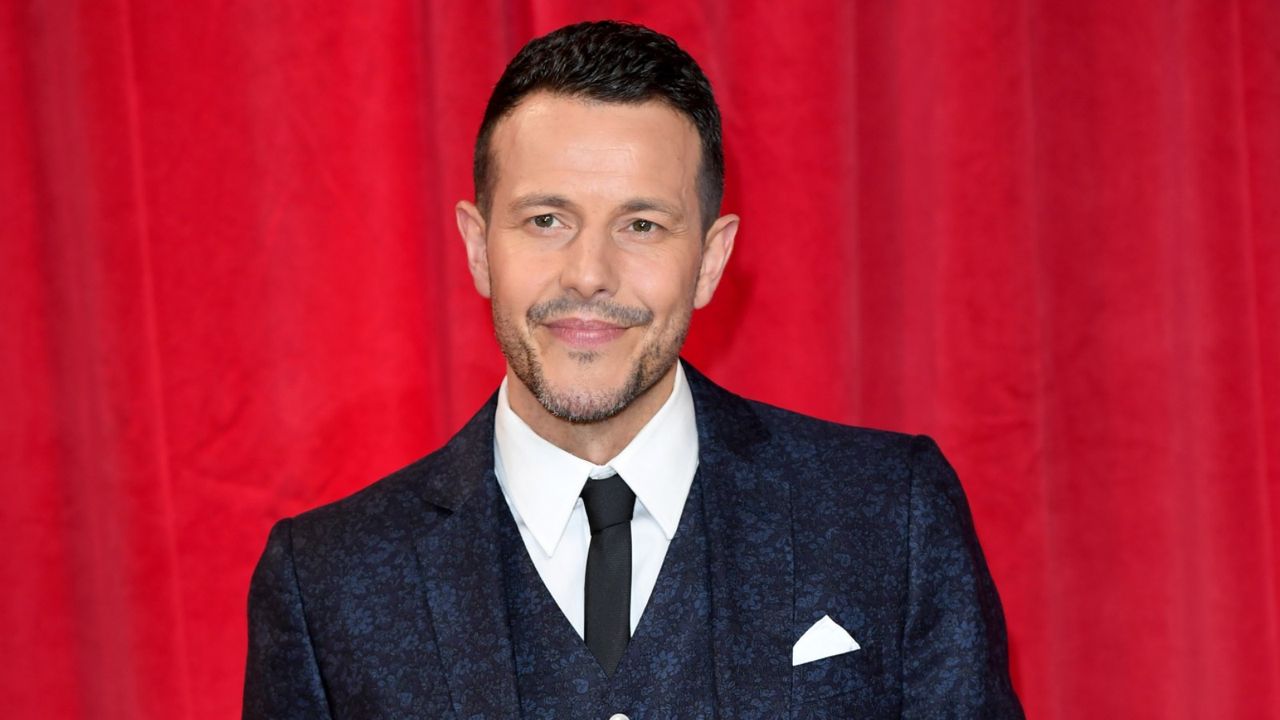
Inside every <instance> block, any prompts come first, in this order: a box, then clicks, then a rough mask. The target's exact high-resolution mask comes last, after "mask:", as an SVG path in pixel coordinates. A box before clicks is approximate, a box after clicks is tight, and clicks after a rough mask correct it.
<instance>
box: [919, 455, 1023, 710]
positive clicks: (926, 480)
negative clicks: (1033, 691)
mask: <svg viewBox="0 0 1280 720" xmlns="http://www.w3.org/2000/svg"><path fill="white" fill-rule="evenodd" d="M911 469H912V477H911V501H910V519H909V529H908V548H909V553H910V562H909V567H908V575H909V577H908V585H909V589H908V599H907V614H906V624H905V628H904V631H903V656H902V657H903V668H902V677H903V683H904V688H903V712H902V717H903V718H929V719H930V720H934V719H936V718H966V719H967V718H998V719H1000V720H1003V719H1005V718H1023V717H1024V715H1023V712H1022V707H1021V705H1020V704H1019V703H1018V698H1017V695H1015V694H1014V692H1013V687H1012V683H1011V682H1010V679H1009V650H1008V639H1007V637H1006V635H1005V624H1004V614H1003V612H1002V611H1001V609H1000V598H999V596H998V595H997V594H996V587H995V583H993V582H992V580H991V574H990V572H989V571H988V570H987V563H986V560H985V559H983V556H982V548H981V547H979V545H978V538H977V535H976V534H975V532H974V528H973V519H972V517H971V516H970V514H969V506H968V503H967V502H966V501H965V497H964V491H963V490H962V489H961V487H960V482H959V480H958V479H957V478H956V474H955V471H953V470H952V469H951V466H950V465H949V464H948V463H947V461H946V459H945V458H943V456H942V452H941V451H940V450H939V449H938V446H937V445H936V444H935V443H934V442H933V440H931V439H929V438H928V437H924V436H920V437H917V438H915V440H914V442H913V443H912V459H911Z"/></svg>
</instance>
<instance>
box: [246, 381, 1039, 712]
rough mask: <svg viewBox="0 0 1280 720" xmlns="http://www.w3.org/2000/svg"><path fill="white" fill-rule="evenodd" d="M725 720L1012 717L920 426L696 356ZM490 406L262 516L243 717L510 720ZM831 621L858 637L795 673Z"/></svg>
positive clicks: (988, 613) (1000, 654) (998, 626)
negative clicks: (274, 518)
mask: <svg viewBox="0 0 1280 720" xmlns="http://www.w3.org/2000/svg"><path fill="white" fill-rule="evenodd" d="M686 371H687V376H688V379H689V384H690V386H691V389H692V391H693V398H694V406H695V410H696V414H697V425H698V439H699V456H700V457H699V466H698V471H697V472H698V481H699V482H700V483H702V488H703V493H704V496H705V497H704V507H705V508H707V510H706V511H705V512H706V514H707V517H706V519H705V526H706V532H707V547H708V553H709V558H708V560H709V568H710V576H711V594H712V598H713V601H712V614H711V617H712V633H713V643H712V651H713V654H714V667H715V678H714V686H715V688H716V697H715V702H716V707H717V708H718V712H719V714H720V715H721V716H723V717H728V718H786V717H869V718H870V717H874V718H879V717H904V718H1018V717H1022V711H1021V709H1020V707H1019V705H1018V700H1017V698H1016V696H1015V695H1014V693H1013V690H1012V688H1011V686H1010V681H1009V673H1008V655H1007V643H1006V637H1005V627H1004V619H1003V617H1002V614H1001V609H1000V602H999V599H998V597H997V595H996V589H995V586H994V585H993V584H992V581H991V577H990V574H989V573H988V571H987V567H986V563H985V561H984V560H983V556H982V551H981V549H980V548H979V546H978V541H977V538H976V536H975V534H974V529H973V524H972V520H971V518H970V514H969V509H968V506H967V504H966V502H965V498H964V494H963V492H962V490H961V488H960V485H959V483H958V482H957V480H956V477H955V474H954V473H953V472H952V470H951V468H950V466H948V464H947V462H946V460H944V459H943V457H942V454H941V453H940V452H939V451H938V448H937V446H936V445H935V444H934V443H933V441H932V440H930V439H928V438H927V437H923V436H919V437H911V436H907V435H900V434H896V433H890V432H881V431H875V430H866V429H860V428H852V427H846V426H842V425H837V424H834V423H829V422H824V421H820V420H817V419H814V418H809V417H805V416H802V415H798V414H795V413H792V412H788V411H785V410H781V409H778V408H775V407H771V406H768V405H764V404H761V403H756V402H752V401H748V400H745V399H743V398H741V397H738V396H737V395H734V394H731V393H729V392H727V391H725V390H723V389H721V388H720V387H718V386H716V385H715V384H713V383H712V382H710V381H709V380H707V379H706V378H705V377H704V376H702V375H701V374H700V373H698V372H697V371H695V370H694V369H693V368H691V367H689V366H688V365H686ZM494 405H495V400H494V399H490V401H489V402H488V404H486V405H485V406H484V407H483V408H482V409H481V410H480V412H478V413H477V414H476V415H475V417H473V418H472V419H471V421H470V422H469V423H468V424H467V425H466V427H464V428H463V429H462V430H461V431H460V432H459V433H458V434H457V435H456V436H454V437H453V438H452V439H451V440H450V441H449V443H448V444H446V445H445V446H444V447H443V448H441V449H440V450H438V451H436V452H434V453H432V454H431V455H428V456H427V457H425V458H423V459H421V460H419V461H417V462H415V463H414V464H412V465H409V466H408V467H406V468H404V469H402V470H400V471H398V472H396V473H394V474H392V475H390V476H388V477H386V478H384V479H382V480H380V481H378V482H377V483H374V484H373V485H371V486H369V487H368V488H365V489H364V490H362V491H360V492H358V493H356V494H355V495H352V496H351V497H348V498H346V499H344V500H341V501H338V502H336V503H333V504H331V505H327V506H324V507H321V508H318V509H316V510H312V511H310V512H308V513H305V514H303V515H300V516H298V517H295V518H292V519H287V520H282V521H281V522H280V523H278V524H277V525H276V526H275V527H274V528H273V529H272V531H271V535H270V538H269V540H268V542H267V547H266V550H265V551H264V553H263V555H262V558H261V560H260V562H259V564H258V567H257V570H256V571H255V573H254V576H253V581H252V585H251V588H250V591H249V657H248V668H247V676H246V683H245V696H244V712H245V716H246V717H249V718H361V719H365V720H367V719H369V718H384V717H385V718H411V717H424V718H436V717H449V718H513V717H517V715H518V711H519V707H518V702H517V696H516V676H515V667H514V664H513V660H512V648H511V639H510V632H509V629H508V626H507V617H506V615H507V611H506V605H505V600H504V596H503V591H502V576H501V573H502V570H501V562H500V559H499V557H498V550H497V543H498V540H497V537H498V536H497V528H498V523H499V522H504V521H505V522H510V521H511V520H510V517H509V515H508V516H507V517H506V518H503V517H500V516H499V515H498V511H495V509H494V508H499V509H505V508H504V506H502V505H501V503H495V502H492V500H493V498H494V497H495V495H494V494H495V493H500V490H499V489H498V486H497V482H496V479H495V477H494V474H493V417H494ZM823 615H830V616H831V617H832V619H834V620H835V621H836V622H837V623H839V624H840V625H841V626H843V627H844V628H845V629H847V630H848V631H849V632H850V633H851V634H852V635H853V637H854V638H855V639H856V640H857V642H858V643H859V644H860V645H861V649H860V650H858V651H855V652H852V653H848V654H845V655H840V656H836V657H832V658H827V659H825V660H818V661H816V662H813V663H809V664H806V665H800V666H797V667H794V668H793V667H792V665H791V649H792V646H793V645H794V644H795V642H796V640H797V639H799V637H800V636H801V635H802V634H803V633H804V631H805V630H807V629H808V628H809V627H810V626H811V625H812V624H813V623H814V622H815V621H817V620H819V619H821V618H822V616H823Z"/></svg>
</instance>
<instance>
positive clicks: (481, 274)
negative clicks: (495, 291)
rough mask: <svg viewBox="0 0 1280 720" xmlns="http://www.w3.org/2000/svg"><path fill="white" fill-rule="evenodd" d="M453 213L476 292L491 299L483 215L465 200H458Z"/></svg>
mask: <svg viewBox="0 0 1280 720" xmlns="http://www.w3.org/2000/svg"><path fill="white" fill-rule="evenodd" d="M453 211H454V213H455V214H456V215H457V217H458V234H460V235H462V242H464V243H466V245H467V266H468V267H469V268H470V269H471V279H472V281H473V282H475V284H476V292H478V293H480V294H481V295H482V296H484V297H486V298H487V297H491V291H490V288H489V253H488V252H487V246H486V245H485V236H484V230H485V224H484V215H483V214H481V212H480V209H479V208H477V207H476V206H475V205H473V204H472V203H469V202H467V201H466V200H459V201H458V204H457V205H455V206H454V208H453Z"/></svg>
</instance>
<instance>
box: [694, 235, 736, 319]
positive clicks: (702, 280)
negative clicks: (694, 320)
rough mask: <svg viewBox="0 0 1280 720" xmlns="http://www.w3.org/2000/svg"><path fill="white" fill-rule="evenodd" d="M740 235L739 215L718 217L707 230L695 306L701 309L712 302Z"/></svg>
mask: <svg viewBox="0 0 1280 720" xmlns="http://www.w3.org/2000/svg"><path fill="white" fill-rule="evenodd" d="M737 235H738V216H737V215H724V216H721V217H720V218H717V219H716V221H715V222H714V223H712V225H711V229H710V230H708V231H707V235H706V238H705V240H704V242H703V243H702V266H701V267H700V268H699V269H698V285H697V288H696V289H695V290H694V294H693V307H694V308H696V309H701V308H703V307H705V306H706V304H707V303H709V302H711V296H712V295H715V293H716V287H718V286H719V285H720V277H721V276H722V275H723V274H724V266H725V265H727V264H728V262H729V256H730V255H732V254H733V239H734V238H735V237H737Z"/></svg>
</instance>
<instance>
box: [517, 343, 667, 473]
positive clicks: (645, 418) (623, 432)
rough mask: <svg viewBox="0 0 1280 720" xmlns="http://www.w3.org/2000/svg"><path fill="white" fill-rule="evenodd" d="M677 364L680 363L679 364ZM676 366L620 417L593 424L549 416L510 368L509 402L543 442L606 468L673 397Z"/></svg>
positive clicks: (627, 407) (634, 401) (620, 414)
mask: <svg viewBox="0 0 1280 720" xmlns="http://www.w3.org/2000/svg"><path fill="white" fill-rule="evenodd" d="M677 362H678V361H677ZM675 381H676V366H675V364H672V366H671V369H669V370H667V373H666V374H665V375H663V376H662V377H661V378H659V379H658V381H657V382H655V383H654V384H653V386H652V387H650V388H649V389H648V390H645V391H644V392H643V393H641V394H640V395H639V396H638V397H636V399H635V400H632V401H631V403H630V404H629V405H627V406H626V407H625V408H623V409H622V411H621V412H619V413H618V414H617V415H614V416H613V417H611V418H608V419H606V420H601V421H599V422H593V423H573V422H569V421H568V420H564V419H562V418H558V417H556V416H555V415H552V414H551V413H549V412H547V409H546V408H544V407H543V406H542V403H540V402H538V398H536V397H534V395H533V393H531V392H530V391H529V388H527V387H525V384H524V383H522V382H520V379H519V378H517V377H516V375H515V373H513V372H511V369H510V367H508V368H507V400H508V402H510V403H511V410H512V411H513V412H515V414H516V415H517V416H518V417H519V418H520V419H521V420H523V421H524V422H525V424H526V425H528V426H529V427H530V429H532V430H533V431H534V432H536V433H537V434H538V435H539V436H541V437H542V439H544V440H546V441H547V442H549V443H551V444H552V445H555V446H556V447H558V448H560V449H561V450H564V451H565V452H568V453H572V454H573V455H576V456H577V457H580V458H582V459H583V460H587V461H590V462H592V463H595V464H596V465H604V464H606V463H608V462H609V461H610V460H612V459H613V458H614V457H616V456H617V455H618V453H620V452H622V449H623V448H625V447H626V446H627V444H628V443H630V442H631V441H632V440H633V439H635V436H636V435H637V434H638V433H639V432H640V429H641V428H643V427H644V426H645V424H646V423H648V422H649V420H651V419H652V418H653V416H654V415H656V414H657V413H658V410H660V409H662V405H663V404H664V403H665V402H666V401H667V398H669V397H671V389H672V387H673V386H674V384H675Z"/></svg>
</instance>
